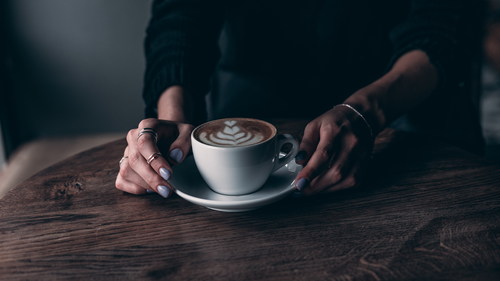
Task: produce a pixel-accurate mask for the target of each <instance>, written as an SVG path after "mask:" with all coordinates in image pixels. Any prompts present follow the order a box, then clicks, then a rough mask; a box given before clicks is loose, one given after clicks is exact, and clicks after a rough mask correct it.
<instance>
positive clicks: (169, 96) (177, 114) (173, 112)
mask: <svg viewBox="0 0 500 281" xmlns="http://www.w3.org/2000/svg"><path fill="white" fill-rule="evenodd" d="M190 106H191V105H190V100H189V97H188V96H187V95H186V93H185V90H184V88H183V87H181V86H171V87H169V88H167V89H166V90H165V91H164V92H163V93H162V95H161V96H160V98H159V99H158V103H157V109H158V119H162V120H170V121H175V122H189V120H190V117H191V116H190V115H191V111H190Z"/></svg>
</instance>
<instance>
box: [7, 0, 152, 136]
mask: <svg viewBox="0 0 500 281" xmlns="http://www.w3.org/2000/svg"><path fill="white" fill-rule="evenodd" d="M2 1H7V4H6V5H5V9H7V14H8V24H9V25H8V26H9V27H8V29H9V32H8V36H7V38H8V40H9V50H10V51H9V60H10V62H9V70H8V71H9V76H10V81H9V84H10V85H11V86H10V87H9V91H8V93H5V94H6V97H5V99H6V100H7V101H6V102H7V103H8V104H7V110H8V114H7V115H8V117H7V120H6V122H4V123H8V124H7V125H8V126H7V127H8V130H7V133H8V134H10V136H9V135H8V136H7V138H9V137H11V138H13V139H16V140H17V141H18V142H20V141H23V140H27V139H30V138H34V137H41V136H44V137H45V136H59V135H80V134H89V133H101V132H125V131H126V130H127V129H129V128H131V127H133V126H134V125H136V124H137V122H138V121H139V120H140V119H141V118H142V116H143V102H142V99H141V89H142V77H143V70H144V59H143V40H144V36H145V28H146V25H147V21H148V18H149V12H150V4H151V1H145V0H104V1H103V0H2Z"/></svg>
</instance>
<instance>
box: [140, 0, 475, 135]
mask: <svg viewBox="0 0 500 281" xmlns="http://www.w3.org/2000/svg"><path fill="white" fill-rule="evenodd" d="M479 3H480V1H478V0H414V1H405V0H386V1H373V0H361V1H350V0H337V1H335V0H332V1H329V0H308V1H297V0H237V1H231V0H228V1H222V0H156V1H154V4H153V9H152V12H153V14H152V18H151V21H150V24H149V26H148V29H147V37H146V42H145V49H146V59H147V60H146V61H147V66H146V74H145V84H144V93H143V94H144V99H145V102H146V116H148V117H152V116H155V114H156V113H155V107H156V102H157V100H158V98H159V95H160V94H161V93H162V92H163V91H164V90H165V89H166V88H167V87H169V86H172V85H182V86H184V87H185V88H186V89H187V90H188V93H189V94H191V95H192V96H193V98H194V100H195V101H196V102H195V104H196V105H198V107H197V108H196V109H195V110H196V112H197V113H198V115H197V120H196V121H201V120H203V119H204V118H205V117H206V116H205V113H206V112H205V103H204V101H205V96H206V94H207V93H208V92H210V95H209V96H210V104H211V108H210V111H211V115H210V117H211V118H219V117H225V116H242V117H243V116H244V117H256V118H264V119H265V118H269V117H273V116H279V117H305V118H313V117H316V116H318V115H320V114H321V113H323V112H324V111H326V110H328V109H330V108H331V107H332V106H333V105H335V104H337V103H340V102H342V101H343V100H344V99H345V98H346V97H348V96H349V95H350V94H352V93H353V92H354V91H356V90H358V89H359V88H361V87H363V86H365V85H367V84H369V83H370V82H373V81H374V80H375V79H377V78H379V77H380V76H381V75H383V74H384V73H385V72H386V71H387V70H388V68H389V67H390V66H391V64H392V63H393V62H394V61H395V60H396V59H397V58H398V57H399V56H401V55H402V54H404V53H405V52H408V51H410V50H414V49H420V50H423V51H425V52H426V53H427V54H428V55H429V57H430V59H431V61H432V63H433V64H434V65H435V66H436V67H437V68H438V72H439V81H440V86H439V93H437V94H436V95H435V97H433V99H431V100H430V101H429V102H428V103H429V104H432V106H434V107H435V109H434V111H432V110H430V111H429V110H428V109H427V108H426V109H425V111H426V112H427V114H434V116H433V120H432V121H434V120H435V119H436V118H438V119H443V117H442V116H439V114H443V113H442V112H443V106H445V107H446V106H451V105H449V104H448V103H447V101H448V100H449V99H450V97H451V99H452V100H458V99H462V100H464V99H465V98H466V97H461V98H459V97H457V96H456V95H457V93H453V92H456V87H458V86H457V85H460V83H461V82H463V81H464V80H465V79H466V78H467V77H468V75H470V71H469V66H470V62H471V58H472V55H473V50H474V48H475V47H476V46H477V43H478V42H479V41H478V40H477V37H476V38H474V35H477V34H479V31H478V30H477V29H475V28H477V27H478V24H477V23H478V22H479V18H478V16H479V15H480V13H479V12H478V11H480V9H479V7H480V5H479ZM432 106H431V107H432ZM436 114H437V116H436ZM446 114H448V113H446ZM420 117H421V115H420ZM420 117H419V118H416V119H422V118H420ZM467 118H469V119H470V118H474V117H473V116H469V115H468V117H467ZM424 119H425V118H424ZM469 119H467V120H469ZM469 122H472V123H474V121H470V120H469ZM417 123H418V122H417ZM432 123H433V124H429V123H428V122H427V123H426V122H424V123H423V124H422V126H423V127H425V128H427V129H429V130H432V128H431V127H432V126H435V128H434V130H436V131H439V130H440V127H442V126H448V125H446V124H439V122H437V123H438V124H435V123H436V122H432ZM412 126H417V127H418V124H417V125H415V124H413V125H412ZM471 126H472V127H474V126H475V125H474V124H472V125H471ZM472 127H471V128H472ZM472 130H476V132H475V134H476V137H477V128H475V129H474V128H472ZM448 137H449V138H454V137H456V136H448ZM476 141H477V140H476Z"/></svg>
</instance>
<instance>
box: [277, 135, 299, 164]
mask: <svg viewBox="0 0 500 281" xmlns="http://www.w3.org/2000/svg"><path fill="white" fill-rule="evenodd" d="M278 139H279V140H278V145H277V146H276V147H277V149H278V151H277V153H276V154H277V155H278V156H277V158H278V159H276V163H275V164H274V168H273V172H274V171H276V170H278V169H279V168H281V167H283V166H284V165H286V164H288V162H290V161H291V158H293V157H295V155H297V152H298V151H299V142H298V141H297V140H296V139H295V138H294V137H293V136H292V135H290V134H282V135H279V136H278ZM287 143H289V144H291V145H292V149H290V152H288V153H287V155H285V156H283V157H281V158H279V153H280V150H281V147H283V145H285V144H287Z"/></svg>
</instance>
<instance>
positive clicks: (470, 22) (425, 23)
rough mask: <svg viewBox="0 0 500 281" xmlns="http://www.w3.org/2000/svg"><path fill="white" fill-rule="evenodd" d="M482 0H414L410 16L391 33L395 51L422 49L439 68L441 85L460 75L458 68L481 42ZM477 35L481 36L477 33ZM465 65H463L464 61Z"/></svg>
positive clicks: (398, 52)
mask: <svg viewBox="0 0 500 281" xmlns="http://www.w3.org/2000/svg"><path fill="white" fill-rule="evenodd" d="M481 2H482V1H481V0H413V1H412V2H411V8H410V13H409V16H408V17H407V19H406V20H405V21H404V22H402V23H401V24H400V25H398V26H396V28H394V29H393V30H392V32H391V34H390V39H391V41H392V43H393V46H394V54H393V57H392V59H391V62H390V65H389V66H392V64H394V62H395V61H396V60H397V59H398V58H399V57H400V56H401V55H403V54H404V53H406V52H408V51H411V50H417V49H418V50H422V51H424V52H425V53H427V55H428V56H429V58H430V61H431V63H433V64H434V66H435V67H436V68H437V71H438V75H439V86H438V87H439V88H441V87H443V85H445V84H447V83H449V82H451V81H453V80H455V79H456V78H457V75H458V73H457V71H456V70H457V69H460V67H461V64H463V63H465V61H467V58H470V57H471V55H472V53H471V52H472V51H473V50H477V47H478V46H479V40H477V39H479V38H473V37H474V34H473V33H475V34H476V35H477V34H479V33H480V32H479V31H478V29H475V28H477V27H478V26H479V25H478V23H480V20H479V19H480V15H481V11H482V7H483V6H482V5H481ZM476 37H477V36H476ZM462 67H463V65H462Z"/></svg>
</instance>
